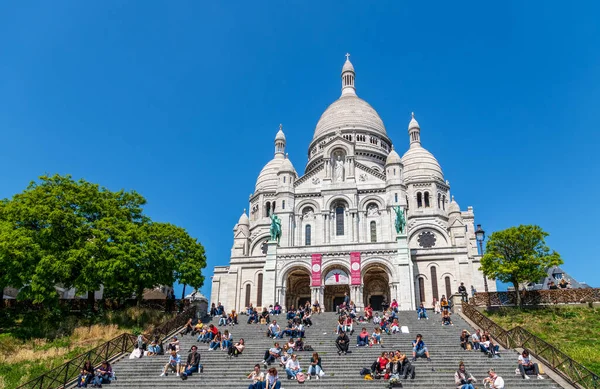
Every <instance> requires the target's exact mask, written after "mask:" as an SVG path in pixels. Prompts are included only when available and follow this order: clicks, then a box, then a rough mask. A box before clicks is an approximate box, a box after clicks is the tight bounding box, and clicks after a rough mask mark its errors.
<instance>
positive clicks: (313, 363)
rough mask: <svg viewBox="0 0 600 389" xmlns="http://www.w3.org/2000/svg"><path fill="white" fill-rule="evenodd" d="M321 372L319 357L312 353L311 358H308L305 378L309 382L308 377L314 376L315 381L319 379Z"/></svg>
mask: <svg viewBox="0 0 600 389" xmlns="http://www.w3.org/2000/svg"><path fill="white" fill-rule="evenodd" d="M322 371H323V368H322V367H321V357H320V356H319V354H318V353H313V355H312V357H311V358H310V365H309V366H308V371H307V374H308V376H307V377H306V378H307V379H308V380H310V376H311V375H314V376H315V378H316V379H319V378H320V376H321V372H322Z"/></svg>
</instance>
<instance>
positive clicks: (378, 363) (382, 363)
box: [371, 351, 390, 376]
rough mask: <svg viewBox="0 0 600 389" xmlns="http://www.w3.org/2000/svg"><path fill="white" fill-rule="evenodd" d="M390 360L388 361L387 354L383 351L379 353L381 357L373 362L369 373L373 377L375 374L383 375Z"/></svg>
mask: <svg viewBox="0 0 600 389" xmlns="http://www.w3.org/2000/svg"><path fill="white" fill-rule="evenodd" d="M389 363H390V360H389V359H388V353H386V352H385V351H384V352H382V353H381V355H380V356H379V357H378V358H377V359H376V360H375V362H373V364H372V365H371V373H372V374H373V376H375V375H376V374H383V373H384V372H385V370H386V369H387V368H388V364H389Z"/></svg>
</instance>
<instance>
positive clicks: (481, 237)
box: [475, 224, 488, 292]
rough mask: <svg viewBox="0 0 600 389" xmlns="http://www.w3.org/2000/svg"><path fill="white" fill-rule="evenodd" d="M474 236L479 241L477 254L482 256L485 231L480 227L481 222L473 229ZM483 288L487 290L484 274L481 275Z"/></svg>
mask: <svg viewBox="0 0 600 389" xmlns="http://www.w3.org/2000/svg"><path fill="white" fill-rule="evenodd" d="M475 238H477V242H478V243H479V255H481V256H482V257H483V241H484V240H485V231H484V230H483V228H481V224H478V225H477V230H475ZM483 288H484V289H485V291H486V292H488V283H487V277H486V276H485V274H484V275H483Z"/></svg>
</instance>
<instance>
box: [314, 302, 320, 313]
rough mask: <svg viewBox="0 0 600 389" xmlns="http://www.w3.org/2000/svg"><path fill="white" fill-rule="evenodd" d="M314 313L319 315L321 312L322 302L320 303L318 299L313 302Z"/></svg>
mask: <svg viewBox="0 0 600 389" xmlns="http://www.w3.org/2000/svg"><path fill="white" fill-rule="evenodd" d="M312 311H313V313H316V314H318V315H320V314H321V304H319V302H318V301H315V302H314V304H313V308H312Z"/></svg>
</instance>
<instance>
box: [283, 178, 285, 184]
mask: <svg viewBox="0 0 600 389" xmlns="http://www.w3.org/2000/svg"><path fill="white" fill-rule="evenodd" d="M283 183H284V184H285V176H283Z"/></svg>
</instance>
